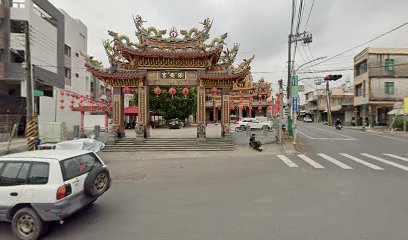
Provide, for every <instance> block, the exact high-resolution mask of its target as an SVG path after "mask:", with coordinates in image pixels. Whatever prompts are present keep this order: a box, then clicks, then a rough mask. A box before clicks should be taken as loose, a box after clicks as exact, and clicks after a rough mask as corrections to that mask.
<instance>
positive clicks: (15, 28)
mask: <svg viewBox="0 0 408 240" xmlns="http://www.w3.org/2000/svg"><path fill="white" fill-rule="evenodd" d="M10 32H11V33H25V22H24V21H22V20H11V21H10Z"/></svg>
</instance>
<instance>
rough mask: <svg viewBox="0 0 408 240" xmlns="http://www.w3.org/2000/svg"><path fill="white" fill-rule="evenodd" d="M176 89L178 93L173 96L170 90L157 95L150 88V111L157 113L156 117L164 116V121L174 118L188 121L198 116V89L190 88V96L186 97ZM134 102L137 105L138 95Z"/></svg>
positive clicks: (134, 97) (164, 90)
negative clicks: (191, 117) (191, 116)
mask: <svg viewBox="0 0 408 240" xmlns="http://www.w3.org/2000/svg"><path fill="white" fill-rule="evenodd" d="M182 89H183V88H176V90H177V93H176V94H174V95H173V96H172V95H171V94H170V93H169V88H165V89H162V92H161V94H159V95H156V94H155V93H154V92H153V90H154V88H150V92H149V110H150V111H153V112H156V115H158V116H163V118H164V119H166V120H170V119H174V118H179V119H186V118H188V117H189V116H190V115H193V116H195V115H196V109H197V89H196V88H189V90H190V94H188V95H184V94H183V93H182V92H181V90H182ZM132 102H135V103H137V94H135V95H134V96H133V99H132Z"/></svg>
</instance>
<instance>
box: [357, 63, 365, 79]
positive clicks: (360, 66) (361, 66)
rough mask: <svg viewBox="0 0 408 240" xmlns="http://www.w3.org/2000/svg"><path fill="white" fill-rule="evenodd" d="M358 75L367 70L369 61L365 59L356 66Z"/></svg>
mask: <svg viewBox="0 0 408 240" xmlns="http://www.w3.org/2000/svg"><path fill="white" fill-rule="evenodd" d="M355 72H356V76H358V75H361V74H363V73H365V72H367V61H364V62H362V63H360V64H358V65H356V67H355Z"/></svg>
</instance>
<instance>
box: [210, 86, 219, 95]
mask: <svg viewBox="0 0 408 240" xmlns="http://www.w3.org/2000/svg"><path fill="white" fill-rule="evenodd" d="M211 93H212V94H213V95H217V94H218V89H217V88H216V87H213V88H212V89H211Z"/></svg>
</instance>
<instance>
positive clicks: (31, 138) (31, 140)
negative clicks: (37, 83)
mask: <svg viewBox="0 0 408 240" xmlns="http://www.w3.org/2000/svg"><path fill="white" fill-rule="evenodd" d="M25 54H26V58H25V61H26V103H27V104H26V105H27V125H26V138H27V148H28V150H30V151H32V150H35V141H36V138H37V135H38V133H37V124H36V120H35V116H34V115H35V111H34V94H33V92H34V81H33V79H32V77H31V50H30V24H29V22H28V21H26V22H25Z"/></svg>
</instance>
